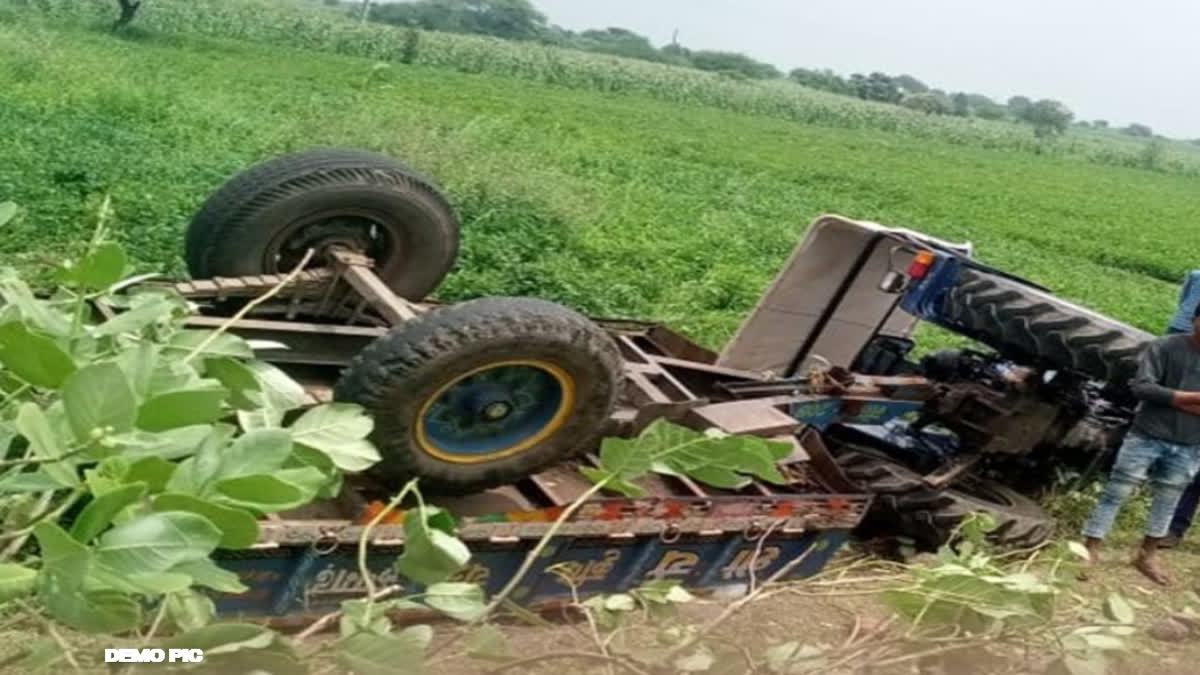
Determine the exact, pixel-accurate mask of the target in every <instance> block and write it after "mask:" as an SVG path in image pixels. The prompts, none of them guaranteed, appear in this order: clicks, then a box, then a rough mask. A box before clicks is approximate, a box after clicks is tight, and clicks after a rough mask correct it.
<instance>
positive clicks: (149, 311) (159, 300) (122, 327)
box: [91, 296, 178, 351]
mask: <svg viewBox="0 0 1200 675" xmlns="http://www.w3.org/2000/svg"><path fill="white" fill-rule="evenodd" d="M177 304H178V303H177V302H176V301H174V300H173V299H172V298H165V297H161V296H158V297H152V298H148V299H146V300H145V301H144V302H138V303H137V304H135V305H134V306H133V307H131V308H129V309H127V310H125V311H124V312H121V313H119V314H117V315H116V316H114V317H113V318H111V319H109V320H107V321H105V322H104V323H102V324H100V325H98V326H96V327H94V328H92V329H91V334H92V335H94V336H96V337H113V336H116V335H124V334H127V333H134V334H140V333H141V332H142V331H144V330H145V329H146V328H148V327H149V326H152V325H154V324H157V323H159V322H160V321H164V320H166V319H167V318H169V317H170V316H171V312H173V311H174V310H175V308H176V306H177ZM156 351H157V349H156Z"/></svg>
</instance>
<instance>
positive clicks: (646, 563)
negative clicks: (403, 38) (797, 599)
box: [101, 150, 1148, 614]
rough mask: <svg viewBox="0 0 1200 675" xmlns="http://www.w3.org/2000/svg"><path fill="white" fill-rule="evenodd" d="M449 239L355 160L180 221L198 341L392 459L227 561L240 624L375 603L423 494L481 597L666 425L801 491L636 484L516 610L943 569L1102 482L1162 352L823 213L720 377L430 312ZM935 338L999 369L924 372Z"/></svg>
mask: <svg viewBox="0 0 1200 675" xmlns="http://www.w3.org/2000/svg"><path fill="white" fill-rule="evenodd" d="M459 236H460V232H459V223H458V221H457V219H456V217H455V214H454V213H453V210H452V209H451V207H450V205H449V203H448V201H447V200H446V199H445V198H444V197H443V196H442V195H441V193H440V191H439V190H438V188H437V187H436V186H435V185H434V184H433V183H432V182H431V181H430V180H428V179H426V178H423V177H421V176H419V175H418V174H416V173H414V172H413V171H412V170H410V169H409V168H407V167H405V166H404V165H402V164H400V163H397V162H396V161H394V160H392V159H390V158H387V157H384V156H381V155H376V154H371V153H362V152H353V151H343V150H319V151H310V152H304V153H300V154H295V155H288V156H285V157H281V158H277V159H274V160H271V161H268V162H266V163H265V164H262V165H260V166H257V167H254V168H251V169H249V170H247V171H245V172H244V173H242V174H240V175H238V176H236V177H234V178H233V179H232V180H231V181H229V182H228V183H227V184H226V185H225V186H224V187H222V188H221V189H220V190H219V191H218V192H216V193H215V194H214V195H213V196H212V197H211V198H210V199H209V200H208V201H207V202H206V203H205V204H204V206H203V207H202V209H201V210H200V212H199V213H198V214H197V215H196V217H195V218H194V219H193V221H192V223H191V225H190V227H189V229H188V233H187V246H186V259H187V263H188V267H189V270H190V272H191V274H192V277H193V280H192V281H189V282H183V283H178V284H173V287H174V289H175V291H177V292H178V293H180V294H182V295H183V296H185V297H187V298H189V299H190V300H192V301H193V302H194V303H195V304H196V306H197V307H198V308H199V310H198V311H197V313H196V314H195V315H194V316H192V317H191V318H190V319H189V320H188V324H189V325H190V326H193V327H198V328H205V327H207V328H211V327H214V326H220V325H229V326H230V330H231V331H232V332H234V333H237V334H240V335H242V336H244V337H246V338H250V339H255V340H267V341H270V342H271V343H274V345H273V346H269V347H267V348H265V349H264V350H263V351H261V352H259V354H258V356H259V358H261V359H263V360H265V361H267V362H271V363H274V364H277V365H279V366H280V367H282V368H284V369H285V370H286V371H287V372H288V373H289V374H290V375H291V376H292V377H294V378H295V379H296V380H297V381H299V382H301V383H302V384H303V385H304V386H305V388H306V391H307V395H308V396H309V398H310V399H311V401H312V402H314V403H316V402H326V401H331V400H334V401H346V402H353V403H357V404H360V405H362V406H364V407H365V409H366V410H367V411H368V412H369V413H370V414H371V415H372V416H373V418H374V420H375V427H374V428H375V431H374V437H373V441H374V442H375V444H376V446H377V447H378V448H379V449H380V452H381V455H382V457H383V459H382V461H381V462H379V463H378V464H377V465H375V466H374V467H372V468H371V469H369V470H368V471H367V472H366V473H365V474H363V475H361V476H356V477H353V478H352V479H350V480H348V481H347V484H346V485H345V487H344V489H343V490H342V494H341V495H340V496H339V497H338V498H336V499H331V500H328V501H327V502H324V503H321V504H317V505H315V506H310V507H306V508H305V509H302V510H301V511H299V512H295V513H285V514H282V515H280V516H278V517H272V518H270V519H268V520H267V521H264V522H263V524H262V527H261V529H260V542H259V544H258V545H256V546H255V547H254V548H252V549H250V550H248V551H240V552H236V553H234V552H229V553H228V555H223V558H222V561H221V564H223V565H224V566H226V567H227V568H229V569H231V570H234V571H237V572H239V573H240V574H241V576H242V578H243V581H244V582H245V583H246V584H247V585H249V586H250V587H251V591H250V592H249V593H246V594H242V595H239V596H228V597H224V598H221V600H220V603H219V606H220V607H221V608H222V609H223V611H227V612H244V613H253V614H288V613H295V612H297V611H303V610H315V609H320V608H321V607H324V606H327V605H329V604H330V603H335V602H337V601H339V600H340V599H343V598H345V597H348V596H351V595H354V594H361V592H362V589H363V584H362V580H361V579H358V578H357V572H356V571H355V569H356V568H355V563H354V559H353V546H354V544H355V542H356V541H357V538H358V536H359V533H360V532H361V525H360V524H359V523H358V522H356V520H358V519H360V517H361V515H362V513H363V511H364V509H365V508H366V507H367V505H368V504H369V503H370V502H371V501H372V500H376V499H381V498H383V499H386V497H387V496H389V495H390V494H392V493H393V492H394V491H395V490H396V489H397V488H398V486H399V485H401V484H402V483H403V482H404V481H407V480H409V479H411V478H417V479H419V480H420V484H421V487H422V489H423V490H424V491H427V492H429V493H431V494H436V495H438V497H437V499H438V503H439V505H442V506H445V507H446V508H448V509H449V510H450V511H451V512H452V513H454V514H455V515H456V516H457V518H458V520H459V522H460V536H461V537H462V538H463V539H464V541H466V542H467V543H468V545H469V546H470V547H471V548H472V551H473V554H474V564H473V565H472V567H471V568H469V569H468V570H467V572H466V573H467V574H468V575H469V578H470V579H471V580H474V581H479V582H482V583H483V585H484V586H485V588H486V589H487V590H489V591H494V590H496V588H497V587H498V586H497V585H498V584H500V583H502V582H503V581H504V579H505V575H506V571H511V570H512V569H514V568H515V566H516V565H517V564H519V562H520V560H521V559H522V558H523V557H524V555H525V553H526V552H527V551H528V550H529V548H530V547H531V546H532V545H533V543H534V542H535V541H536V540H537V539H538V538H540V537H541V536H542V535H544V534H545V532H546V531H547V529H548V528H549V526H550V523H551V522H552V521H553V520H554V519H555V518H556V517H557V516H558V514H560V513H561V512H562V509H563V507H564V506H565V505H566V504H569V503H570V502H572V501H573V500H574V499H576V498H577V497H578V496H580V495H581V494H583V493H584V492H585V491H586V490H587V489H588V488H589V484H588V483H587V481H586V480H584V479H583V478H582V477H581V476H580V474H579V471H578V469H577V467H579V466H586V465H588V464H589V463H592V462H593V461H594V459H595V457H594V453H595V452H596V450H597V448H598V447H599V444H600V443H601V442H602V440H603V439H604V438H608V437H630V436H635V435H637V434H639V433H640V432H642V430H644V429H645V428H646V427H647V426H648V425H649V424H651V423H652V422H654V421H655V420H658V419H667V420H670V421H673V422H676V423H679V424H683V425H686V426H689V427H692V428H694V429H698V430H707V429H718V430H720V431H723V432H725V433H729V434H747V435H754V436H760V437H763V438H769V439H775V440H780V441H783V442H786V443H789V444H791V446H792V448H793V451H792V453H791V454H790V455H789V456H788V457H786V458H784V459H783V460H781V462H780V466H779V469H780V472H781V473H782V474H783V475H784V476H786V477H787V482H786V484H785V485H776V484H766V483H764V482H762V481H758V480H754V481H750V482H749V483H748V484H747V485H746V486H745V487H741V488H737V489H728V488H719V487H714V486H711V485H705V484H701V483H700V482H697V481H696V480H692V479H689V478H687V477H685V476H672V475H657V474H656V475H652V476H651V477H648V478H645V479H643V480H642V485H641V487H642V488H643V489H644V490H645V491H646V492H647V493H648V494H649V495H650V497H647V498H644V499H629V498H623V497H619V496H615V495H607V494H606V495H603V496H599V497H596V498H594V500H593V502H594V503H591V504H590V506H592V507H593V508H585V509H580V510H579V511H578V512H577V513H576V515H575V516H574V517H572V518H571V519H570V520H569V521H568V522H567V523H566V524H565V526H564V527H563V529H562V530H561V532H560V534H559V535H558V536H557V537H556V538H555V540H554V543H553V545H552V546H551V547H550V548H549V549H548V551H549V553H548V554H547V555H548V557H547V560H546V564H545V565H544V566H542V568H541V569H539V570H537V574H535V575H533V577H531V578H530V579H529V581H528V582H527V583H526V584H524V587H523V589H521V592H520V593H519V594H518V599H520V600H522V601H524V602H536V601H539V600H547V599H552V598H554V597H558V596H562V595H564V594H567V593H569V592H570V589H569V588H568V587H567V586H566V585H564V584H563V583H562V582H561V581H560V580H556V579H555V578H554V577H553V575H551V574H549V573H547V572H546V571H545V568H547V567H549V566H551V565H554V564H556V563H564V562H565V563H570V564H574V565H576V566H580V567H581V568H582V567H583V566H586V567H587V569H589V570H591V573H590V574H589V575H584V577H585V578H584V579H583V582H584V583H583V584H582V585H581V586H580V587H579V590H580V591H581V592H584V593H589V592H595V591H606V592H612V591H614V590H619V589H623V588H628V587H630V586H632V585H636V584H637V583H640V582H641V581H643V580H646V579H652V578H672V579H677V580H679V581H681V582H683V583H684V584H686V585H690V586H701V587H702V586H711V585H714V584H719V583H726V582H739V581H744V580H745V579H746V577H747V575H748V573H750V572H751V570H749V568H748V566H749V565H750V564H751V563H750V562H749V561H750V560H751V558H749V557H748V556H750V555H751V554H754V555H753V563H752V564H753V565H754V570H753V572H755V573H758V574H760V575H762V576H766V575H769V574H771V573H772V572H773V571H774V570H776V569H779V568H780V567H781V566H783V565H785V564H786V563H787V562H788V561H790V560H792V559H794V558H796V556H799V555H801V554H805V553H806V552H807V558H806V560H805V564H804V565H802V566H800V567H799V568H797V569H796V570H794V571H793V572H792V576H793V577H799V576H804V575H807V574H811V573H812V572H813V571H816V570H817V569H820V567H821V566H822V565H823V564H824V562H825V561H826V560H828V557H829V556H830V555H832V553H833V552H834V551H836V550H837V548H838V547H839V546H840V544H841V542H842V541H844V539H845V538H846V536H847V534H848V533H849V532H850V531H851V530H854V529H855V528H859V531H860V532H861V533H863V534H882V535H889V536H892V535H903V536H908V537H911V538H912V539H914V540H916V541H917V542H918V543H920V544H922V545H923V546H936V545H939V544H941V543H943V542H945V541H946V540H947V538H949V537H950V536H951V532H952V530H953V528H954V527H955V526H956V525H957V524H958V523H959V522H961V520H962V519H963V518H964V517H965V516H966V515H967V514H969V513H970V512H972V511H980V510H981V511H987V512H990V513H991V514H993V515H994V516H995V517H996V518H997V519H998V521H999V523H1000V528H999V529H998V530H997V532H996V537H997V539H998V540H999V541H1000V542H1002V543H1008V544H1020V545H1031V544H1036V543H1039V542H1041V541H1043V540H1044V539H1045V538H1046V537H1047V536H1049V534H1050V533H1051V530H1052V525H1053V523H1052V521H1051V519H1050V518H1049V517H1048V516H1047V515H1046V514H1045V513H1044V512H1043V511H1042V510H1041V508H1040V507H1039V506H1038V505H1037V503H1036V502H1035V501H1034V499H1032V498H1031V495H1035V494H1036V492H1037V491H1038V490H1040V489H1043V488H1045V487H1046V485H1045V481H1044V480H1041V477H1045V476H1049V475H1051V473H1052V472H1050V469H1054V470H1059V469H1068V468H1073V469H1075V470H1076V471H1077V472H1078V473H1080V474H1086V473H1087V472H1089V471H1095V470H1096V469H1097V468H1100V467H1102V465H1103V463H1104V461H1105V459H1106V457H1107V455H1108V454H1110V451H1111V449H1112V448H1113V447H1115V445H1116V443H1118V442H1119V439H1120V436H1121V434H1122V433H1123V431H1124V427H1125V426H1126V425H1127V422H1128V418H1129V411H1130V402H1129V401H1128V400H1127V398H1126V396H1125V394H1124V393H1123V388H1122V383H1123V380H1122V378H1125V377H1128V373H1129V368H1130V366H1129V364H1130V363H1131V359H1132V358H1134V357H1135V356H1136V353H1137V351H1138V349H1139V347H1140V344H1141V342H1142V341H1143V340H1144V339H1145V338H1146V337H1148V336H1146V335H1144V334H1141V333H1139V332H1137V331H1134V330H1132V329H1130V328H1128V327H1125V326H1122V325H1120V324H1117V323H1115V322H1112V321H1111V320H1108V319H1105V318H1103V317H1099V316H1097V315H1095V314H1093V313H1090V312H1088V311H1087V310H1083V309H1081V308H1078V307H1075V306H1074V305H1070V304H1068V303H1064V302H1062V301H1060V300H1058V299H1056V298H1054V297H1053V296H1052V295H1050V294H1048V293H1046V292H1045V291H1044V290H1043V289H1039V288H1038V287H1036V286H1034V285H1033V284H1030V283H1028V282H1024V281H1021V280H1019V279H1015V278H1012V277H1010V276H1008V275H1005V274H1003V273H1001V272H999V271H996V270H992V269H989V268H987V267H985V266H982V265H980V264H979V263H978V262H977V261H975V260H974V259H973V258H972V257H971V250H970V247H969V246H961V245H954V244H951V243H947V242H943V241H940V240H937V239H934V238H932V237H927V236H924V235H921V234H918V233H915V232H911V231H908V230H902V229H894V228H886V227H882V226H879V225H875V224H870V223H862V222H856V221H851V220H847V219H843V218H839V217H832V216H831V217H824V218H821V219H818V220H817V221H816V222H815V223H814V224H813V225H812V227H810V228H809V231H808V233H807V235H806V238H805V240H804V241H803V242H801V244H800V245H799V246H798V247H797V249H796V251H795V252H794V253H793V255H792V257H791V258H790V259H789V261H788V262H787V264H786V265H785V267H784V269H783V270H782V271H781V273H780V274H779V276H778V277H777V278H776V280H775V282H774V283H773V284H772V285H771V287H770V288H769V289H768V290H767V292H766V293H765V294H764V296H763V298H762V299H761V301H760V302H759V304H758V305H757V306H756V307H755V309H754V310H753V311H752V312H751V313H750V315H749V316H748V317H747V318H746V320H745V321H744V322H743V325H742V326H741V328H740V330H739V331H738V333H737V335H736V336H735V337H734V338H733V340H732V341H731V342H730V343H729V344H728V345H727V346H726V347H725V348H724V349H723V350H722V351H721V352H720V353H714V352H711V351H709V350H707V349H705V348H703V347H701V346H699V345H696V344H694V343H692V342H690V341H689V340H687V339H686V338H684V337H683V336H681V335H679V334H677V333H675V332H673V331H671V330H670V329H668V328H666V327H664V326H662V325H659V324H656V323H651V322H640V321H629V320H605V319H590V318H586V317H584V316H581V315H580V314H578V313H576V312H574V311H572V310H570V309H567V308H565V307H562V306H560V305H557V304H554V303H551V302H547V301H544V300H537V299H530V298H481V299H477V300H472V301H468V302H463V303H458V304H449V305H443V304H439V303H436V302H431V301H428V300H427V296H428V295H430V294H431V293H432V292H433V291H434V290H435V289H436V288H437V286H438V285H439V283H440V282H441V281H442V279H443V278H444V277H445V276H446V275H447V274H448V273H449V271H450V270H451V268H452V266H453V264H454V262H455V258H456V255H457V251H458V245H459ZM305 261H308V266H307V267H305V269H304V271H303V272H300V273H299V274H297V275H295V276H294V277H293V281H292V283H290V284H289V285H287V286H286V288H285V289H284V291H283V292H280V293H279V294H278V295H275V296H273V297H270V298H269V301H263V300H264V299H266V297H267V295H266V294H268V292H270V291H272V290H273V289H274V290H278V289H277V287H278V286H279V285H280V282H281V281H282V279H283V275H284V274H285V273H288V272H289V271H291V270H293V269H295V268H297V266H299V265H300V264H301V263H303V262H305ZM250 301H255V303H256V304H255V306H254V307H253V308H252V310H251V311H249V312H242V314H243V315H242V316H241V317H240V318H237V320H233V321H232V322H231V318H232V317H233V316H234V314H235V313H237V312H239V310H241V309H244V308H245V307H246V304H247V303H248V302H250ZM101 309H102V311H105V312H119V311H121V310H120V309H118V308H114V307H102V308H101ZM920 320H927V321H932V322H934V323H937V324H939V325H941V326H943V327H946V328H949V329H951V330H954V331H956V332H959V333H960V334H962V335H965V336H967V337H970V338H972V339H974V340H976V341H978V342H980V343H982V344H983V345H986V346H988V347H990V348H991V351H988V352H968V351H960V352H953V353H950V352H945V353H938V354H935V355H932V356H930V357H927V358H925V359H923V360H921V361H918V362H913V361H910V360H908V355H909V354H910V353H911V351H912V349H913V347H914V343H913V340H912V333H913V330H914V328H915V327H916V325H917V324H918V322H919V321H920ZM1031 467H1033V468H1032V469H1031ZM1032 475H1036V476H1039V480H1036V481H1026V480H1025V477H1027V476H1032ZM376 533H377V535H376V540H375V541H374V542H373V548H372V550H373V553H372V557H371V564H370V567H371V568H372V569H374V570H377V571H378V573H379V574H380V575H381V578H386V577H387V576H388V575H389V574H390V572H389V571H388V568H389V566H390V561H391V559H392V558H393V557H394V556H395V555H396V554H397V553H398V552H399V551H400V550H402V548H403V533H402V528H401V527H400V526H397V525H384V526H381V527H379V528H378V529H377V531H376ZM764 538H765V540H764V541H760V539H764ZM756 551H757V552H758V553H757V554H756V553H755V552H756ZM760 554H761V555H760Z"/></svg>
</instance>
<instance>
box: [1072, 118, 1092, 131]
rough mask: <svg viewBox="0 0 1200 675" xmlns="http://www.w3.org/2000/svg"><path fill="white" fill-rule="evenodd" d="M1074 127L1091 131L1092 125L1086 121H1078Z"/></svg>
mask: <svg viewBox="0 0 1200 675" xmlns="http://www.w3.org/2000/svg"><path fill="white" fill-rule="evenodd" d="M1075 126H1077V127H1079V128H1081V129H1091V128H1092V123H1091V122H1089V121H1087V120H1078V121H1076V122H1075Z"/></svg>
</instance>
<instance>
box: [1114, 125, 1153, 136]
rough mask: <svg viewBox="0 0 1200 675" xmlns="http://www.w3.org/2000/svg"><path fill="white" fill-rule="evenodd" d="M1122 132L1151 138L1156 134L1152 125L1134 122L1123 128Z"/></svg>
mask: <svg viewBox="0 0 1200 675" xmlns="http://www.w3.org/2000/svg"><path fill="white" fill-rule="evenodd" d="M1121 133H1124V134H1128V135H1130V136H1139V137H1145V138H1149V137H1151V136H1153V135H1154V130H1153V129H1151V128H1150V127H1148V126H1146V125H1145V124H1138V123H1136V122H1134V123H1133V124H1130V125H1129V126H1127V127H1125V128H1124V129H1122V130H1121Z"/></svg>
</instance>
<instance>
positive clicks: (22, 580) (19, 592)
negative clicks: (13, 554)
mask: <svg viewBox="0 0 1200 675" xmlns="http://www.w3.org/2000/svg"><path fill="white" fill-rule="evenodd" d="M36 581H37V571H36V570H31V569H29V568H28V567H24V566H22V565H14V564H12V563H0V605H3V604H4V603H6V602H8V601H9V600H12V599H13V598H20V597H24V596H26V595H30V594H31V593H33V590H34V588H35V587H36Z"/></svg>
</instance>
